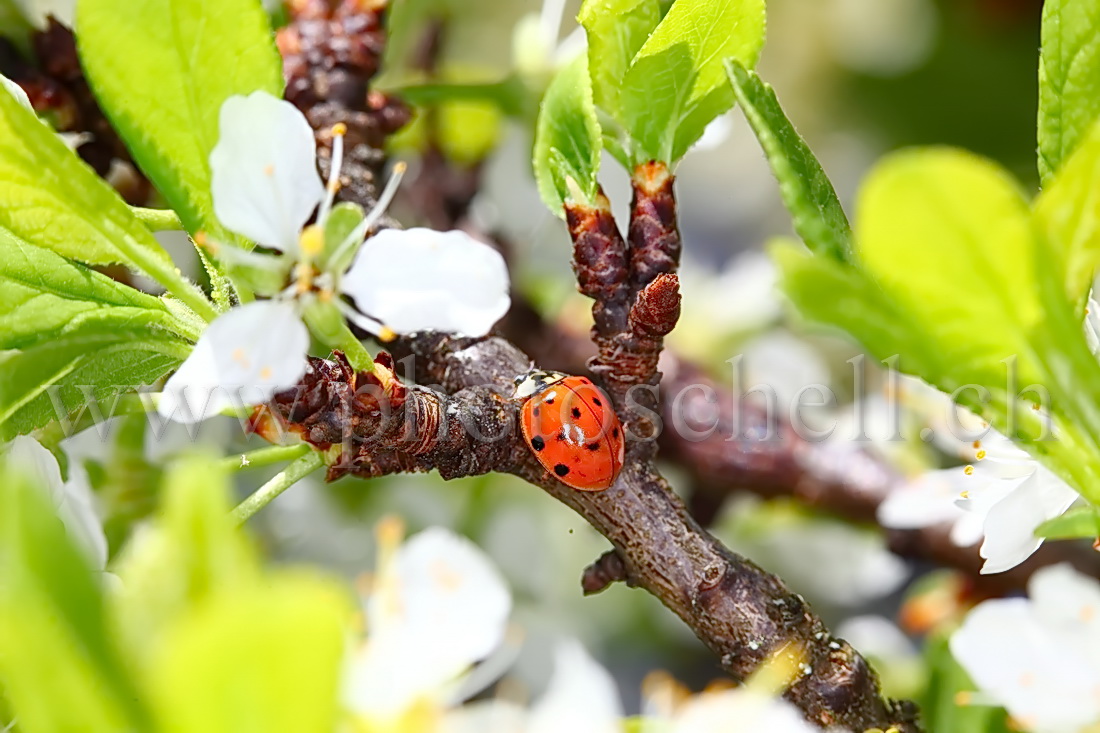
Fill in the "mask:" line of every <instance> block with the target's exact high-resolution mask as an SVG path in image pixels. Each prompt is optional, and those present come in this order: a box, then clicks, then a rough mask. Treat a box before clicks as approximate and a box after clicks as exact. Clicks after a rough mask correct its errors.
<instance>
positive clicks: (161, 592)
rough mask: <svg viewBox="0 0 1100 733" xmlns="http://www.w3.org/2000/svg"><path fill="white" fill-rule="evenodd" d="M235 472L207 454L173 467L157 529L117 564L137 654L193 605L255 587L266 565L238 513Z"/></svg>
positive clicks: (122, 608)
mask: <svg viewBox="0 0 1100 733" xmlns="http://www.w3.org/2000/svg"><path fill="white" fill-rule="evenodd" d="M229 494H230V485H229V477H228V475H227V474H226V471H225V468H224V467H223V465H222V464H221V463H219V462H217V461H213V460H209V459H208V458H206V457H205V456H191V457H187V458H184V459H182V460H180V461H177V462H176V463H174V464H172V465H171V466H170V468H169V470H168V471H167V473H166V475H165V478H164V484H163V486H162V488H161V496H162V497H163V498H162V500H161V506H160V509H159V511H158V514H157V518H156V520H155V522H154V525H153V527H152V528H151V529H150V530H149V531H148V532H147V533H146V534H145V535H143V537H142V539H141V541H140V542H136V543H133V544H131V545H130V546H128V547H127V548H126V549H125V550H124V551H123V553H122V555H121V556H120V557H119V558H118V561H117V562H116V563H115V571H116V572H117V574H118V576H119V577H120V578H121V579H122V585H123V592H122V593H121V594H119V595H118V596H117V598H116V601H117V603H116V611H117V613H118V616H119V618H120V620H121V624H120V627H121V628H122V630H123V633H124V636H125V638H126V640H127V641H128V642H129V646H130V647H131V651H132V655H133V656H134V658H136V659H140V660H144V661H148V660H147V655H148V654H149V653H150V652H151V648H150V647H151V645H153V644H154V642H155V641H156V640H157V639H158V638H159V637H160V636H161V635H162V634H163V633H165V632H166V630H167V629H168V628H169V627H170V626H171V624H172V623H174V621H175V620H176V619H178V618H180V617H181V616H182V615H183V614H185V613H186V612H187V611H188V609H191V608H196V607H199V606H201V605H202V604H204V603H206V602H207V601H208V600H209V599H210V598H211V597H213V596H214V595H216V594H218V593H221V592H225V591H230V590H233V589H234V588H243V587H245V586H248V585H252V584H254V583H256V582H258V580H259V577H260V576H259V567H258V564H257V562H256V558H255V555H254V553H253V552H252V549H251V547H249V545H248V544H247V543H246V542H245V538H244V536H243V535H242V534H241V533H240V532H239V531H237V529H236V525H235V524H234V523H233V520H232V519H231V518H230V514H229V510H230V505H229Z"/></svg>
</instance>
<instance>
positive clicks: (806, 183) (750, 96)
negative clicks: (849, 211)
mask: <svg viewBox="0 0 1100 733" xmlns="http://www.w3.org/2000/svg"><path fill="white" fill-rule="evenodd" d="M727 71H728V72H729V79H730V83H731V84H732V85H733V91H734V94H735V95H736V97H737V103H738V104H739V105H740V106H741V109H742V110H743V111H744V113H745V118H746V119H747V120H748V121H749V125H751V126H752V129H753V131H754V132H755V133H756V137H757V139H758V140H759V141H760V145H761V147H763V148H764V153H765V154H766V155H767V157H768V163H769V164H770V165H771V168H772V172H773V173H774V174H775V177H776V179H777V180H778V181H779V190H780V193H782V195H783V202H784V203H785V204H786V205H787V209H788V210H789V211H790V212H791V218H792V219H793V221H794V229H795V231H796V232H798V236H800V237H801V238H802V241H804V242H805V243H806V246H807V247H809V248H810V250H811V251H813V252H814V253H815V254H820V255H823V256H826V257H831V258H833V259H837V260H848V259H850V258H851V256H852V229H851V226H850V225H849V224H848V217H847V216H845V214H844V209H843V208H842V207H841V205H840V200H839V199H838V198H837V195H836V191H835V190H834V189H833V184H832V183H831V182H830V181H829V177H828V176H827V175H825V171H824V169H822V167H821V164H820V163H819V162H818V160H817V158H816V157H815V156H814V154H813V152H812V151H811V150H810V148H809V146H807V145H806V142H805V141H804V140H803V139H802V138H801V137H800V136H799V134H798V132H797V131H796V130H795V129H794V125H792V124H791V122H790V120H788V119H787V116H786V115H785V114H784V113H783V108H782V107H780V106H779V100H778V99H777V98H776V96H775V91H774V90H772V88H771V86H769V85H768V84H766V83H764V81H762V80H761V79H760V77H759V76H758V75H757V74H756V72H754V71H750V70H748V69H746V68H745V67H744V66H742V65H741V64H739V63H737V62H736V61H730V62H729V64H728V65H727Z"/></svg>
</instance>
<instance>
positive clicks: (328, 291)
mask: <svg viewBox="0 0 1100 733" xmlns="http://www.w3.org/2000/svg"><path fill="white" fill-rule="evenodd" d="M334 295H335V293H333V292H332V288H322V289H321V290H319V291H317V298H318V299H319V300H320V301H321V302H322V303H328V302H329V301H331V300H332V296H334Z"/></svg>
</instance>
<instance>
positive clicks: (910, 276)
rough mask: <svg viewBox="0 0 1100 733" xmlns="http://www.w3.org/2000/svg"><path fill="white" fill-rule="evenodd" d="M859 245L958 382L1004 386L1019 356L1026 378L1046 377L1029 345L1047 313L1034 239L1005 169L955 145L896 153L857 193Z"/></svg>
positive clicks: (867, 265) (873, 273)
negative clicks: (1008, 366) (1008, 363)
mask: <svg viewBox="0 0 1100 733" xmlns="http://www.w3.org/2000/svg"><path fill="white" fill-rule="evenodd" d="M856 241H857V242H858V247H859V260H860V262H861V263H862V266H863V268H864V270H865V271H866V272H867V274H868V275H869V276H870V277H872V278H873V279H874V280H875V281H876V282H877V283H878V284H879V286H880V287H881V288H882V289H883V290H885V291H886V292H888V293H890V294H891V297H892V298H893V299H894V300H895V301H896V302H897V303H898V305H899V306H900V307H901V308H902V309H904V311H905V312H907V313H909V314H910V318H911V319H912V324H913V328H914V329H915V330H919V331H920V332H921V333H923V334H926V336H927V340H928V341H929V342H930V344H933V345H934V346H935V347H936V348H937V350H938V351H939V353H940V354H941V357H942V358H943V360H944V362H945V363H948V364H950V367H949V369H950V376H951V378H952V381H957V382H958V383H959V384H963V383H966V382H974V383H978V384H983V385H986V386H992V385H995V384H1001V383H1002V382H1003V381H1004V376H1005V367H1004V365H1003V364H1001V361H1002V360H1004V359H1007V358H1011V357H1015V358H1016V359H1017V362H1016V363H1017V366H1018V368H1019V378H1020V379H1021V380H1022V381H1021V383H1022V384H1030V383H1033V382H1040V379H1039V375H1040V373H1041V370H1040V369H1039V367H1038V366H1037V364H1036V360H1035V358H1034V355H1033V354H1032V347H1031V345H1030V344H1029V341H1028V334H1029V333H1030V332H1031V331H1032V330H1033V329H1035V328H1036V327H1037V326H1038V325H1039V323H1040V320H1041V318H1042V310H1043V309H1042V306H1041V305H1040V299H1039V293H1038V285H1037V282H1036V279H1035V278H1034V276H1033V268H1034V266H1035V264H1036V262H1037V252H1036V248H1035V238H1034V236H1033V233H1032V228H1031V220H1030V212H1029V210H1028V206H1027V203H1026V202H1025V200H1024V198H1023V196H1022V195H1021V193H1020V191H1019V189H1018V188H1017V187H1016V184H1015V182H1014V181H1012V180H1011V179H1010V178H1009V176H1008V175H1007V174H1006V173H1005V172H1004V171H1003V170H1001V169H1000V168H998V167H997V166H996V165H995V164H993V163H991V162H989V161H987V160H984V159H982V158H978V157H977V156H974V155H971V154H969V153H965V152H961V151H956V150H948V149H927V150H918V151H909V152H903V153H898V154H895V155H892V156H889V157H888V158H886V159H885V160H884V161H883V162H882V163H880V164H879V165H878V166H877V167H876V168H875V170H874V171H872V173H871V174H870V176H869V177H868V179H867V181H866V182H865V184H864V186H863V189H862V191H861V193H860V197H859V216H858V218H857V222H856ZM923 376H925V377H926V378H930V379H931V378H932V375H923ZM937 376H938V375H937ZM941 386H942V384H941Z"/></svg>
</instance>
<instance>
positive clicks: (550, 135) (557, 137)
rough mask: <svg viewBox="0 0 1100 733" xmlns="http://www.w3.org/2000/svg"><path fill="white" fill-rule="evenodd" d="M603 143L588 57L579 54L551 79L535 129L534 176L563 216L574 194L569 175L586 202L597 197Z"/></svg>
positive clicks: (546, 199) (549, 204)
mask: <svg viewBox="0 0 1100 733" xmlns="http://www.w3.org/2000/svg"><path fill="white" fill-rule="evenodd" d="M600 147H601V139H600V124H599V122H598V121H597V120H596V108H595V106H593V104H592V87H591V85H590V82H589V78H588V61H587V59H586V58H585V57H584V56H580V57H578V58H577V59H576V60H575V61H573V62H572V63H571V64H569V65H568V66H566V67H565V68H564V69H562V70H561V71H560V72H558V75H557V76H556V77H554V80H553V81H552V82H551V83H550V87H549V88H548V89H547V90H546V95H545V96H544V97H543V99H542V106H541V108H540V110H539V119H538V124H537V125H536V128H535V154H534V168H535V179H536V181H537V182H538V186H539V194H541V195H542V200H543V202H544V203H545V204H546V206H547V207H548V208H549V209H550V211H551V212H553V213H554V214H556V215H557V216H560V217H563V218H564V217H565V211H564V209H563V206H564V203H565V202H566V201H568V200H572V199H573V198H574V194H573V192H571V191H570V186H569V183H568V181H569V180H570V179H571V180H572V181H573V182H574V183H575V185H576V190H578V191H579V192H580V193H581V195H583V196H584V197H585V200H586V201H587V202H591V201H592V200H593V199H594V198H595V196H596V191H597V189H598V188H599V184H598V183H597V182H596V174H597V173H598V172H599V169H600Z"/></svg>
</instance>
